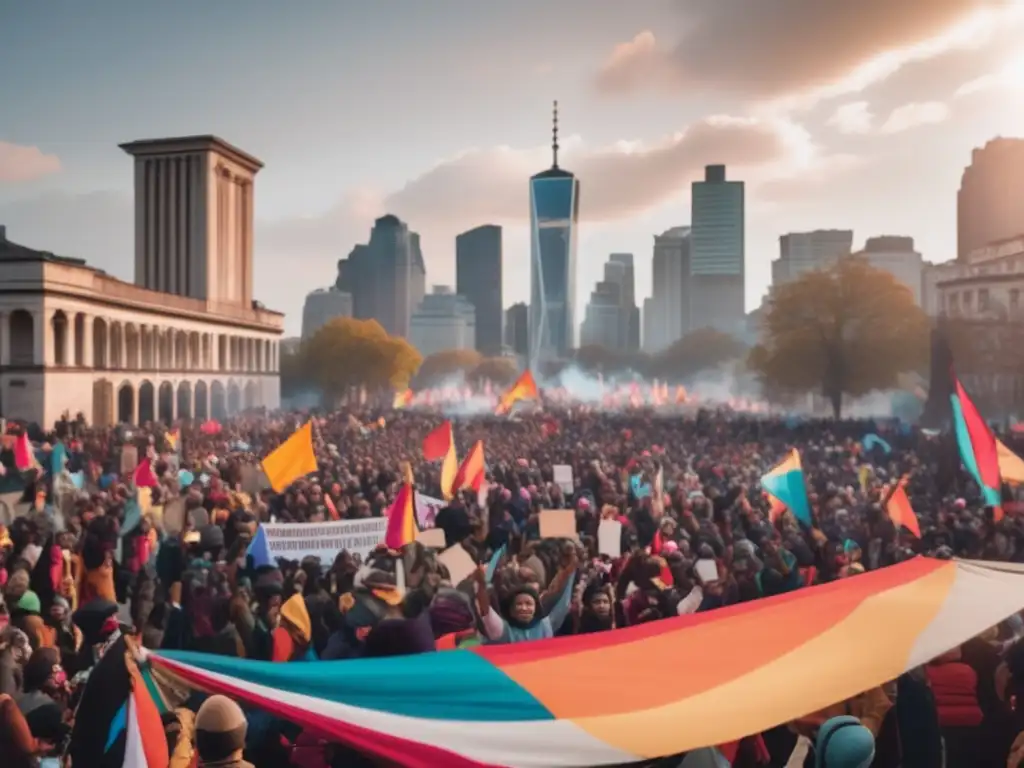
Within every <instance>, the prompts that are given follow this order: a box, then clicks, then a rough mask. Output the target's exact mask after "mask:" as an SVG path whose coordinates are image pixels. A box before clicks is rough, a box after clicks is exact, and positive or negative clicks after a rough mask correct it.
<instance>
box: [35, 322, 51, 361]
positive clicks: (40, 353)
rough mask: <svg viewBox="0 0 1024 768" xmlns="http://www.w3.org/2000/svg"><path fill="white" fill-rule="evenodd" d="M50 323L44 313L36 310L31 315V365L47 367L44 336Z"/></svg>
mask: <svg viewBox="0 0 1024 768" xmlns="http://www.w3.org/2000/svg"><path fill="white" fill-rule="evenodd" d="M49 324H50V323H49V322H48V321H47V317H46V312H45V311H41V310H36V311H35V312H33V313H32V364H33V365H48V364H49V363H48V361H47V359H46V335H47V331H48V328H47V326H48V325H49Z"/></svg>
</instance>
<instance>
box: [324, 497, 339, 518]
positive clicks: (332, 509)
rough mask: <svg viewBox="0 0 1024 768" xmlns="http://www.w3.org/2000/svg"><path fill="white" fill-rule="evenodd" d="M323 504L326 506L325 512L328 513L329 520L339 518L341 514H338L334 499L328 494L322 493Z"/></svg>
mask: <svg viewBox="0 0 1024 768" xmlns="http://www.w3.org/2000/svg"><path fill="white" fill-rule="evenodd" d="M324 506H325V507H327V514H328V515H330V517H331V520H341V515H339V514H338V508H337V507H336V506H334V499H332V498H331V497H330V496H329V495H328V494H326V493H325V494H324Z"/></svg>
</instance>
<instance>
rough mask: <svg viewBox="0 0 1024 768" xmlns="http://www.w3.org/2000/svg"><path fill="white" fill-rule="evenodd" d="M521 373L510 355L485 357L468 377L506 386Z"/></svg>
mask: <svg viewBox="0 0 1024 768" xmlns="http://www.w3.org/2000/svg"><path fill="white" fill-rule="evenodd" d="M518 375H519V366H518V365H516V361H515V360H514V359H512V358H510V357H485V358H484V359H483V360H481V361H480V362H479V364H478V365H477V366H476V367H475V368H474V369H473V370H472V371H470V372H469V374H468V376H467V377H466V378H468V379H469V380H470V381H472V382H474V383H479V382H481V381H490V382H492V383H494V384H500V385H502V386H506V385H509V384H512V382H514V381H515V380H516V377H517V376H518Z"/></svg>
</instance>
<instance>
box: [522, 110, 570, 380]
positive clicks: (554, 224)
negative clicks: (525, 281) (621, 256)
mask: <svg viewBox="0 0 1024 768" xmlns="http://www.w3.org/2000/svg"><path fill="white" fill-rule="evenodd" d="M553 115H554V120H553V128H552V132H551V155H552V158H551V167H550V168H549V169H547V170H546V171H541V172H540V173H538V174H537V175H536V176H533V177H532V178H531V179H530V365H531V366H533V365H536V363H537V362H538V361H547V360H557V359H560V358H563V357H565V356H566V355H567V354H568V352H569V350H571V349H572V347H573V337H574V335H575V334H574V333H573V331H574V328H573V325H574V323H575V311H574V310H575V296H576V224H577V222H578V220H579V205H580V183H579V181H577V179H576V177H575V176H573V175H572V174H571V173H570V172H569V171H566V170H563V169H562V168H559V167H558V102H557V101H556V102H555V105H554V113H553Z"/></svg>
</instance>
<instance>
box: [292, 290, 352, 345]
mask: <svg viewBox="0 0 1024 768" xmlns="http://www.w3.org/2000/svg"><path fill="white" fill-rule="evenodd" d="M336 317H352V294H350V293H345V292H344V291H338V290H333V289H330V288H319V289H317V290H315V291H313V292H312V293H309V294H306V301H305V303H304V304H303V305H302V338H303V339H308V338H310V337H311V336H313V334H315V333H316V332H317V331H319V330H320V329H321V328H323V327H324V326H325V325H327V324H328V323H329V322H331V320H334V319H335V318H336Z"/></svg>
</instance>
